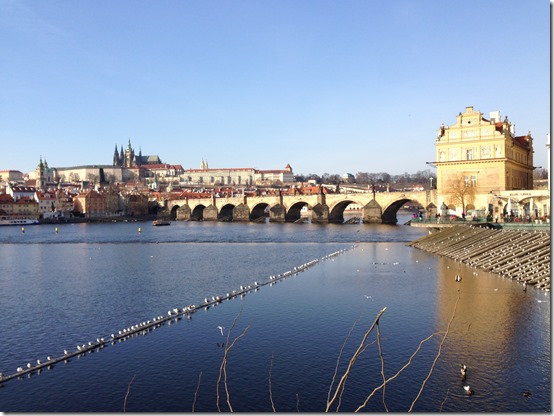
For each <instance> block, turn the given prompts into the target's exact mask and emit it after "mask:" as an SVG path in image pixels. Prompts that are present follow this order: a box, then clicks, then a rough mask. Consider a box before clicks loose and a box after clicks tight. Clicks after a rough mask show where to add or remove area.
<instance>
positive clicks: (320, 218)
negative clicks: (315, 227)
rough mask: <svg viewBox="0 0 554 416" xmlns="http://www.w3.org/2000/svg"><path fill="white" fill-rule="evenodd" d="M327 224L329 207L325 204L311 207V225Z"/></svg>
mask: <svg viewBox="0 0 554 416" xmlns="http://www.w3.org/2000/svg"><path fill="white" fill-rule="evenodd" d="M327 223H329V207H328V206H327V205H325V204H316V205H315V206H313V207H312V224H327Z"/></svg>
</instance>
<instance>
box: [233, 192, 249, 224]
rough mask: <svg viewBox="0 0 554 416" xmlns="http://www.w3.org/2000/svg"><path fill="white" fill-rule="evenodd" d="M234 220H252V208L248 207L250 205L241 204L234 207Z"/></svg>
mask: <svg viewBox="0 0 554 416" xmlns="http://www.w3.org/2000/svg"><path fill="white" fill-rule="evenodd" d="M245 199H246V197H245ZM233 221H250V208H248V205H246V204H239V205H237V206H236V207H235V208H233Z"/></svg>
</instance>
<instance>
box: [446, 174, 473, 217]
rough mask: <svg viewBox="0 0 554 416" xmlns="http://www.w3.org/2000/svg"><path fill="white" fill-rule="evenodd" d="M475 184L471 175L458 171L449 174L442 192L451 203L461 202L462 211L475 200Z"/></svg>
mask: <svg viewBox="0 0 554 416" xmlns="http://www.w3.org/2000/svg"><path fill="white" fill-rule="evenodd" d="M476 191H477V184H476V183H475V182H474V181H473V180H472V179H471V177H468V176H465V175H464V174H463V173H458V174H454V175H452V176H450V177H449V178H448V180H447V182H446V188H445V189H444V194H445V195H446V196H447V198H448V202H449V203H451V204H456V205H457V204H458V203H459V204H461V205H462V212H463V213H465V212H466V206H467V205H468V204H473V203H474V202H475V194H476Z"/></svg>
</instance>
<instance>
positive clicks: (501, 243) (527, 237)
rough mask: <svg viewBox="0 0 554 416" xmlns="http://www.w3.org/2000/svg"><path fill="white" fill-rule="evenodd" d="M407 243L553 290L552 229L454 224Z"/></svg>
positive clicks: (525, 283)
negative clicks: (494, 227) (534, 229)
mask: <svg viewBox="0 0 554 416" xmlns="http://www.w3.org/2000/svg"><path fill="white" fill-rule="evenodd" d="M408 245H409V246H411V247H415V248H419V249H421V250H424V251H427V252H429V253H434V254H438V255H440V256H445V257H448V258H450V259H453V260H456V261H460V262H462V263H465V264H467V265H468V266H471V267H476V268H479V269H482V270H485V271H488V272H491V273H495V274H498V275H501V276H505V277H509V278H511V279H514V280H517V281H520V282H523V284H524V285H534V286H535V287H537V288H539V289H541V290H545V291H550V231H548V232H544V231H540V232H539V231H522V230H497V229H488V228H482V227H473V226H455V227H451V228H446V229H442V230H441V231H438V232H436V233H432V234H429V235H426V236H424V237H422V238H420V239H418V240H416V241H413V242H411V243H409V244H408Z"/></svg>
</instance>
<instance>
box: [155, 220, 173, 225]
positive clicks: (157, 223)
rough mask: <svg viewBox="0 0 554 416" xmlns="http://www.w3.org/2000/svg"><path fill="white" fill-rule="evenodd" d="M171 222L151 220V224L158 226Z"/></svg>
mask: <svg viewBox="0 0 554 416" xmlns="http://www.w3.org/2000/svg"><path fill="white" fill-rule="evenodd" d="M170 224H171V221H168V220H154V221H153V222H152V225H156V226H159V225H170Z"/></svg>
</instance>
